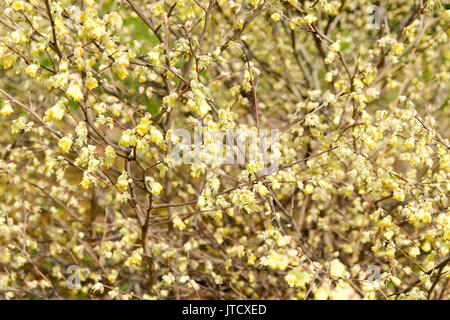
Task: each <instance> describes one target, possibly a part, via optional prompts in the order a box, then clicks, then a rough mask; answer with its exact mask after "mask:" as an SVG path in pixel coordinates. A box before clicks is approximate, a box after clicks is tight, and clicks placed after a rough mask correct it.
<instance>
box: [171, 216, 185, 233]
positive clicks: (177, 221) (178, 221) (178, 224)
mask: <svg viewBox="0 0 450 320" xmlns="http://www.w3.org/2000/svg"><path fill="white" fill-rule="evenodd" d="M172 222H173V226H174V227H175V228H178V229H179V230H180V231H183V230H184V229H185V228H186V224H184V222H183V220H181V219H180V218H179V217H178V216H174V217H173V220H172Z"/></svg>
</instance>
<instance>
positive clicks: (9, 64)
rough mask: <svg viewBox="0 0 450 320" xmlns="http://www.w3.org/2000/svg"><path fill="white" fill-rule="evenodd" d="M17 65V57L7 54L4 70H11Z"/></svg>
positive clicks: (4, 59) (4, 60)
mask: <svg viewBox="0 0 450 320" xmlns="http://www.w3.org/2000/svg"><path fill="white" fill-rule="evenodd" d="M15 64H16V57H15V56H14V55H12V54H6V55H4V56H3V68H4V69H9V68H11V67H12V66H13V65H15Z"/></svg>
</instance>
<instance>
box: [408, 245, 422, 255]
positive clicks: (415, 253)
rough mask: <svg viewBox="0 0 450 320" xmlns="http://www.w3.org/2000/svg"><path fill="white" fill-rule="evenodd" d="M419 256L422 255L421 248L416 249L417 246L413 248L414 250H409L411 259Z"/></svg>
mask: <svg viewBox="0 0 450 320" xmlns="http://www.w3.org/2000/svg"><path fill="white" fill-rule="evenodd" d="M419 254H420V249H419V247H416V246H414V247H412V248H411V249H410V250H409V252H408V255H409V256H410V257H411V258H415V257H417V256H418V255H419Z"/></svg>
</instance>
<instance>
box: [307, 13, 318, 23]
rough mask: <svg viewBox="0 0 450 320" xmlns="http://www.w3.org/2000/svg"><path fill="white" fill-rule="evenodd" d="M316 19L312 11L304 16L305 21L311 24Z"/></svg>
mask: <svg viewBox="0 0 450 320" xmlns="http://www.w3.org/2000/svg"><path fill="white" fill-rule="evenodd" d="M316 20H317V17H316V16H315V15H314V14H312V13H308V14H307V15H306V17H305V22H306V23H307V24H312V23H313V22H314V21H316Z"/></svg>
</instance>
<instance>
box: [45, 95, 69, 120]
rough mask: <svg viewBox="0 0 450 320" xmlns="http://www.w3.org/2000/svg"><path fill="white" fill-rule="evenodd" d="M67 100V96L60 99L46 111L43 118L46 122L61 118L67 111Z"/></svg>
mask: <svg viewBox="0 0 450 320" xmlns="http://www.w3.org/2000/svg"><path fill="white" fill-rule="evenodd" d="M67 102H68V101H67V99H66V98H61V99H59V100H58V102H57V103H56V104H55V105H54V106H53V107H51V108H50V109H48V110H47V111H46V112H45V115H44V118H43V120H44V121H45V122H50V121H53V120H56V121H59V120H61V119H62V118H63V117H64V114H65V112H66V104H67Z"/></svg>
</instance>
